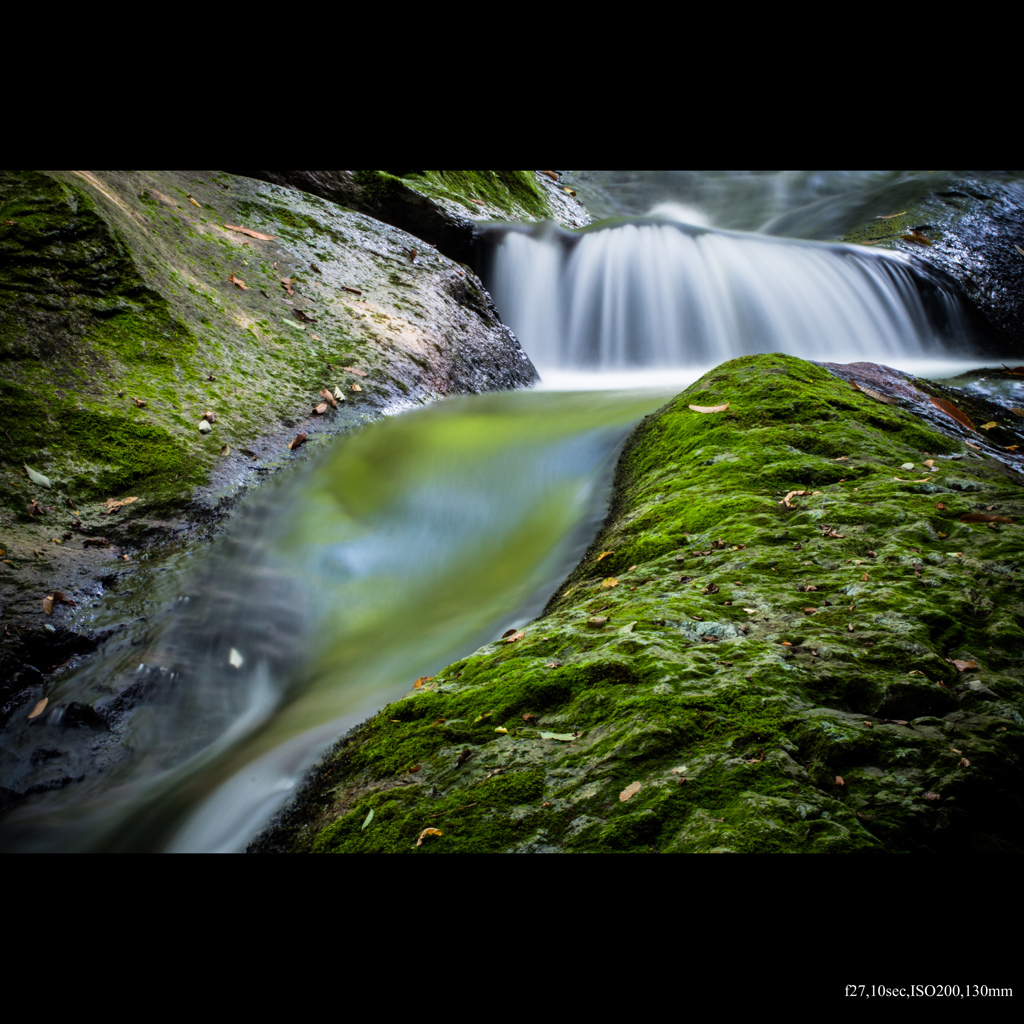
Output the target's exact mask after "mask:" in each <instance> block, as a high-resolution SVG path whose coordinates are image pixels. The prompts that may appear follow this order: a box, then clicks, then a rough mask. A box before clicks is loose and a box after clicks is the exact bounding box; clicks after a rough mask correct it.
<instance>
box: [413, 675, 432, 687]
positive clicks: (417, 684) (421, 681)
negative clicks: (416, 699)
mask: <svg viewBox="0 0 1024 1024" xmlns="http://www.w3.org/2000/svg"><path fill="white" fill-rule="evenodd" d="M433 678H434V677H433V676H420V677H419V679H417V680H416V682H415V683H413V684H412V688H413V689H414V690H418V689H419V688H420V687H421V686H423V685H424V683H429V682H430V680H431V679H433Z"/></svg>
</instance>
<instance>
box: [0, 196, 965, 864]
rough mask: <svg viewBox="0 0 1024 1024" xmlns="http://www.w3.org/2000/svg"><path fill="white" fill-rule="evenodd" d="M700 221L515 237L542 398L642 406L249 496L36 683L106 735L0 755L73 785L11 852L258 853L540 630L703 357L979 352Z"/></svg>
mask: <svg viewBox="0 0 1024 1024" xmlns="http://www.w3.org/2000/svg"><path fill="white" fill-rule="evenodd" d="M687 181H688V182H690V183H691V184H692V182H691V181H690V179H687ZM743 181H744V183H745V187H746V186H748V185H749V182H748V181H747V179H743ZM662 184H663V183H662ZM790 184H792V183H790ZM798 184H799V183H798ZM855 184H856V185H857V187H858V189H859V190H860V191H859V192H858V197H859V198H858V202H861V201H862V200H863V196H862V193H863V191H864V187H865V183H864V181H863V180H862V179H856V182H855ZM883 184H884V183H883ZM897 184H899V185H900V187H903V186H902V184H901V183H900V182H897ZM721 185H722V180H721V179H719V180H717V181H716V187H717V186H721ZM804 185H806V182H805V183H804ZM867 186H870V188H875V187H878V182H875V181H868V182H867ZM801 187H803V186H801ZM870 188H869V191H870ZM798 191H799V190H798ZM804 191H806V189H804ZM812 191H813V190H812ZM840 191H841V190H840ZM716 194H717V193H716ZM800 195H801V197H802V198H806V196H805V195H804V192H800ZM669 198H671V197H669ZM837 201H838V200H837ZM816 204H817V205H816ZM777 205H778V204H776V208H773V212H774V217H775V221H776V222H777V221H778V218H779V217H781V216H782V215H783V214H784V213H786V210H782V212H781V213H780V212H779V210H778V209H777ZM820 205H821V199H820V197H818V198H813V197H812V201H811V206H812V207H814V210H815V211H817V212H816V213H815V216H818V215H819V214H820V213H821V210H820V209H819V207H820ZM723 208H728V204H725V206H724V207H723ZM758 210H759V214H758V215H759V216H761V217H762V218H763V216H764V212H765V211H764V208H763V205H762V206H761V207H758ZM733 212H735V211H733ZM789 212H790V213H792V210H790V211H789ZM833 212H834V211H833ZM690 214H691V215H692V216H691V220H693V221H699V222H700V223H699V224H697V226H696V227H695V226H693V225H692V224H691V225H687V226H683V227H680V225H679V224H677V223H673V222H672V218H673V217H678V215H679V213H678V206H676V207H675V208H674V209H668V210H667V209H666V208H665V207H664V206H663V207H662V208H661V209H660V210H659V211H658V212H657V216H656V218H655V219H654V220H652V221H651V222H650V223H640V224H637V223H635V222H634V223H630V224H625V225H621V226H619V227H614V228H613V227H609V228H608V229H607V230H597V231H594V230H591V231H588V232H581V233H578V234H574V235H572V236H568V235H567V233H564V232H562V233H559V232H550V231H548V232H547V233H545V232H535V233H524V232H521V231H518V230H513V229H506V230H505V231H503V232H502V234H503V236H504V240H503V241H502V242H501V243H500V244H499V246H498V250H497V259H496V262H495V266H494V270H493V280H491V281H489V282H488V284H489V285H491V286H492V287H493V289H494V291H495V297H496V301H497V304H498V308H499V309H500V310H501V311H502V313H503V315H504V316H505V317H506V319H507V320H508V321H509V322H510V323H511V325H512V326H513V329H514V330H516V333H517V335H518V336H519V337H520V340H521V341H522V343H523V345H524V348H525V349H526V350H527V351H528V352H529V353H530V354H531V355H532V357H533V358H534V360H535V362H536V363H537V364H538V368H539V369H540V371H541V373H542V376H543V377H544V378H545V380H546V381H547V383H548V386H551V385H552V384H554V385H555V386H563V387H569V388H579V387H583V388H590V389H593V388H594V387H595V386H597V387H601V388H605V389H607V388H609V386H611V387H612V388H619V389H623V388H628V387H630V385H632V384H637V385H641V384H642V385H643V386H644V387H645V388H646V390H642V391H637V390H603V391H594V390H588V391H582V392H580V391H577V392H575V393H573V392H554V391H545V390H542V389H541V390H536V391H533V392H521V393H514V394H508V393H506V394H495V395H483V396H476V397H471V398H470V397H467V398H456V399H450V400H447V401H445V402H441V403H438V404H437V405H435V406H433V407H431V408H428V409H419V410H416V411H411V412H407V413H404V414H402V415H399V416H396V417H394V418H392V419H390V420H388V421H384V422H380V423H377V424H374V425H372V426H370V427H368V428H366V429H365V430H363V431H362V432H360V433H359V434H356V435H352V436H350V437H348V438H346V439H344V441H343V442H341V443H338V444H336V445H335V446H334V447H333V448H332V449H330V450H328V451H325V452H324V453H322V454H321V455H319V456H317V457H315V458H313V459H311V460H310V461H309V462H308V463H307V464H305V465H303V466H302V467H301V468H300V469H299V470H297V471H296V472H294V473H292V474H290V475H287V476H286V478H284V479H282V480H280V481H279V482H277V483H276V484H273V485H270V486H268V487H266V488H264V489H263V490H261V491H260V492H259V493H258V494H257V495H256V497H255V498H254V500H253V501H252V502H251V503H250V505H249V507H248V508H247V509H246V510H245V512H244V513H243V514H242V515H241V516H240V517H239V519H238V521H237V522H235V523H234V525H233V527H232V528H231V529H230V530H229V531H228V533H227V534H226V535H225V536H224V537H223V538H221V540H220V541H218V542H217V543H216V544H215V545H213V546H212V548H211V549H207V550H203V551H200V552H193V554H191V555H189V556H177V557H176V558H174V559H171V560H170V561H169V562H168V563H167V564H165V565H163V566H158V565H155V566H153V567H152V572H151V574H150V577H149V590H148V595H147V602H148V603H147V604H146V608H147V610H148V613H149V620H150V621H149V623H148V629H147V633H146V636H145V638H144V642H142V640H140V639H139V638H136V641H135V642H136V644H137V646H131V645H129V644H128V643H126V642H125V641H123V640H119V639H118V638H116V637H115V638H114V639H112V640H111V641H109V642H108V644H107V647H108V650H106V651H102V652H101V653H100V655H99V656H98V657H97V658H95V659H93V660H92V662H91V663H89V664H87V665H85V666H84V667H83V668H81V669H80V670H78V671H77V672H74V673H70V674H68V675H67V676H66V677H63V678H61V679H59V680H56V681H54V682H53V684H52V688H51V689H50V690H49V692H48V695H49V696H50V699H51V703H52V704H53V705H55V706H57V705H60V706H63V707H68V706H70V705H71V704H75V705H77V706H78V707H79V708H89V707H96V708H98V709H100V710H102V709H104V708H107V707H109V706H110V705H112V704H116V702H118V701H121V702H122V704H121V705H120V706H122V707H128V708H129V709H130V710H129V711H128V713H127V714H126V715H124V717H123V718H122V720H121V724H120V725H119V726H117V727H116V730H115V731H114V732H113V733H111V734H103V735H97V734H96V733H95V732H94V731H90V730H89V729H78V730H77V731H75V730H72V729H68V728H67V724H68V723H67V722H66V721H62V720H61V715H60V714H59V713H55V714H52V715H50V716H49V718H48V719H47V720H46V721H45V722H43V723H42V724H40V723H37V724H36V725H34V726H33V727H32V728H31V729H27V728H21V730H20V731H19V730H18V729H12V730H11V731H10V732H9V733H8V734H7V735H6V736H4V737H3V742H4V748H3V750H2V755H3V757H4V758H5V759H6V763H8V764H10V763H15V762H17V763H19V764H22V765H26V764H28V763H29V762H30V761H31V762H32V764H34V763H35V762H34V761H33V760H32V759H33V758H34V757H36V756H37V754H36V752H37V751H38V750H40V749H43V748H45V746H46V733H47V731H48V730H51V731H52V732H50V735H52V736H54V737H57V736H59V743H60V746H61V750H62V753H61V757H62V758H64V761H62V762H61V764H60V771H63V772H64V773H65V775H66V776H67V777H69V778H75V779H77V778H79V777H81V781H78V782H75V783H73V784H70V785H67V786H65V787H64V788H61V789H51V790H49V791H47V792H39V793H37V794H36V795H34V796H32V797H29V798H28V799H27V800H25V801H23V802H22V803H21V804H20V805H18V806H17V807H16V808H15V809H14V810H13V811H12V812H11V813H10V814H9V815H8V816H7V817H6V818H5V819H4V821H3V824H2V828H0V846H2V848H4V849H8V850H190V851H197V850H206V851H215V850H221V851H231V850H242V849H244V848H245V846H246V844H247V843H248V841H249V840H250V839H251V838H252V836H253V835H254V834H255V832H256V831H258V829H259V828H260V827H262V825H263V824H265V823H266V821H267V820H268V819H269V817H270V816H271V815H272V814H273V812H274V811H275V810H276V808H278V807H279V806H280V805H281V804H282V803H283V802H284V801H285V800H286V799H287V798H288V796H289V795H290V794H291V793H292V791H293V790H294V787H295V785H296V784H297V782H298V781H299V780H300V779H301V776H302V774H303V772H304V771H305V770H306V769H307V767H308V766H309V764H310V763H311V762H312V760H313V759H314V758H315V757H316V756H317V754H318V753H319V752H320V751H321V750H323V749H324V747H326V746H327V745H328V744H329V743H330V742H331V741H332V740H334V739H335V738H337V736H339V735H340V734H341V733H343V732H344V731H345V730H346V729H347V728H348V727H350V726H352V725H354V724H356V723H357V722H359V721H361V720H362V719H364V718H365V717H367V716H368V715H370V714H371V713H372V712H374V711H375V710H376V709H377V708H379V707H380V706H381V704H383V703H385V702H387V701H389V700H393V699H395V698H397V697H399V696H401V695H402V694H404V693H406V692H408V690H409V688H410V687H411V685H412V683H413V681H414V680H415V679H416V678H417V677H419V676H425V675H431V674H433V672H434V671H436V670H437V669H439V668H441V667H442V666H444V665H445V664H448V663H450V662H451V661H453V660H456V659H457V658H459V657H462V656H464V655H465V654H467V653H469V652H471V651H472V650H474V649H476V647H478V646H479V645H480V644H481V643H484V642H486V641H489V640H493V639H496V638H497V637H498V636H500V634H501V632H503V631H504V630H505V629H507V628H511V627H513V626H518V625H522V624H525V623H526V622H528V621H529V620H530V619H531V618H533V617H535V616H536V615H537V614H538V613H539V612H540V610H541V608H542V607H543V606H544V604H545V603H546V601H547V599H548V597H549V596H550V594H551V592H552V591H553V590H554V589H555V587H556V586H557V584H558V583H559V582H560V581H561V579H562V578H563V577H564V576H565V574H566V573H567V572H568V570H569V569H570V568H571V567H572V566H573V565H574V564H575V562H576V561H577V560H578V558H579V557H580V555H581V554H582V552H583V550H584V549H585V548H586V546H587V544H588V543H589V540H590V538H591V537H592V536H593V533H594V530H595V529H596V526H597V525H598V522H599V521H600V519H601V518H602V517H603V514H604V507H605V501H606V495H607V489H608V486H609V483H610V476H611V470H612V467H613V465H614V459H615V455H616V452H617V450H618V447H619V445H620V444H621V442H622V441H623V439H624V438H625V436H626V435H627V433H628V431H629V429H630V427H631V426H632V424H634V423H635V422H636V421H637V420H638V419H639V418H640V417H641V416H643V415H644V414H646V413H648V412H651V411H653V410H654V409H656V408H658V407H659V406H660V405H662V404H663V403H664V402H665V401H666V400H667V399H668V398H670V397H671V396H672V395H674V394H675V393H677V392H678V391H679V390H680V389H681V388H682V387H683V386H685V385H686V384H687V383H688V382H689V381H692V380H693V379H695V378H696V377H697V376H699V375H700V374H701V373H702V372H703V371H704V370H705V369H707V368H708V367H709V366H711V365H715V364H717V363H719V362H721V361H723V360H724V359H727V358H730V357H731V356H733V355H738V354H742V353H745V352H756V351H777V350H781V351H786V352H789V353H791V354H794V355H799V356H804V357H809V358H826V359H832V360H836V361H848V360H855V359H880V360H883V361H886V362H888V363H889V364H890V365H895V366H897V367H900V368H904V369H911V371H912V372H918V373H924V374H926V375H927V374H929V367H925V366H922V364H921V362H920V361H921V360H922V359H931V360H935V359H938V358H944V359H945V365H940V364H936V363H935V362H932V363H931V364H930V372H931V375H937V376H948V375H951V374H952V373H953V372H955V369H954V367H953V366H952V365H951V356H960V355H962V354H963V353H964V352H965V351H967V350H968V348H969V345H968V339H967V338H966V336H965V335H963V334H962V328H961V325H960V323H959V321H958V318H957V311H956V305H955V301H954V300H952V299H951V298H950V297H949V296H946V295H945V294H944V293H943V292H942V288H941V285H936V283H935V282H922V280H921V279H920V278H919V277H918V276H915V273H914V272H913V270H912V269H909V268H908V266H907V264H906V261H903V260H900V259H899V258H890V257H884V256H880V255H879V254H877V253H874V252H867V251H863V250H855V249H852V248H851V247H848V246H847V247H839V246H828V245H823V244H812V243H807V242H793V241H788V240H778V239H776V240H772V239H768V238H765V237H764V236H756V235H747V236H744V235H741V234H736V233H724V232H721V231H709V230H707V225H708V224H709V223H710V221H711V220H712V219H713V218H709V217H707V216H705V215H703V214H701V213H700V212H699V211H693V210H692V209H691V211H690ZM826 219H827V218H826ZM832 219H833V220H834V219H835V217H834V216H833V218H832ZM728 226H729V227H731V228H735V227H737V226H739V227H741V228H742V227H747V228H751V227H756V226H758V225H757V224H746V225H744V224H739V225H736V224H734V223H730V224H729V225H728ZM922 296H925V298H922ZM964 365H971V364H970V363H967V364H963V363H961V365H960V366H959V367H957V369H959V368H962V367H963V366H964ZM975 365H976V364H975ZM581 371H586V372H585V373H584V374H583V375H582V376H581ZM581 381H582V383H581ZM651 385H655V386H654V387H651ZM162 570H163V571H162ZM154 609H155V610H154ZM123 611H124V609H123V608H122V609H121V612H122V614H123ZM94 614H95V615H96V616H98V618H97V619H96V622H100V621H101V616H102V609H100V610H98V611H96V612H95V613H94ZM107 614H108V615H111V614H112V613H111V612H108V613H107ZM89 624H90V623H89V621H88V614H86V613H83V616H82V618H81V619H80V621H79V622H78V625H79V627H82V626H88V625H89ZM56 745H57V744H56V743H55V746H56ZM43 767H44V768H45V767H46V766H45V765H44V766H43ZM40 771H41V772H42V771H43V769H40ZM44 774H45V773H44ZM41 778H42V775H41ZM44 781H45V780H44ZM42 784H43V783H42V782H41V783H40V785H42Z"/></svg>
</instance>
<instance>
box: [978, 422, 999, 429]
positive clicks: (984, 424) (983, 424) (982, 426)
mask: <svg viewBox="0 0 1024 1024" xmlns="http://www.w3.org/2000/svg"><path fill="white" fill-rule="evenodd" d="M995 425H996V421H995V420H992V421H991V422H989V423H982V424H981V425H980V426H979V427H978V429H979V430H991V429H992V428H993V427H994V426H995Z"/></svg>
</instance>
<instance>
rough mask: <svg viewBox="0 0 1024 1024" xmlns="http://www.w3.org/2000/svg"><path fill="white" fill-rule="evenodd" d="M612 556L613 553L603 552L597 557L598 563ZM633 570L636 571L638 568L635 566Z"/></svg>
mask: <svg viewBox="0 0 1024 1024" xmlns="http://www.w3.org/2000/svg"><path fill="white" fill-rule="evenodd" d="M610 554H612V552H611V551H602V552H601V554H599V555H598V556H597V561H598V562H600V561H601V559H602V558H607V557H608V556H609V555H610ZM633 568H634V569H635V568H636V566H633Z"/></svg>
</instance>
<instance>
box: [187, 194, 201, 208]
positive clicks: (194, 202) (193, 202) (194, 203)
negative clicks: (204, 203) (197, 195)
mask: <svg viewBox="0 0 1024 1024" xmlns="http://www.w3.org/2000/svg"><path fill="white" fill-rule="evenodd" d="M188 201H189V202H190V203H191V204H192V205H193V206H199V204H198V203H197V202H196V201H195V200H194V199H193V198H192V197H191V196H189V197H188ZM199 209H200V210H201V209H202V207H201V206H199Z"/></svg>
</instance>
